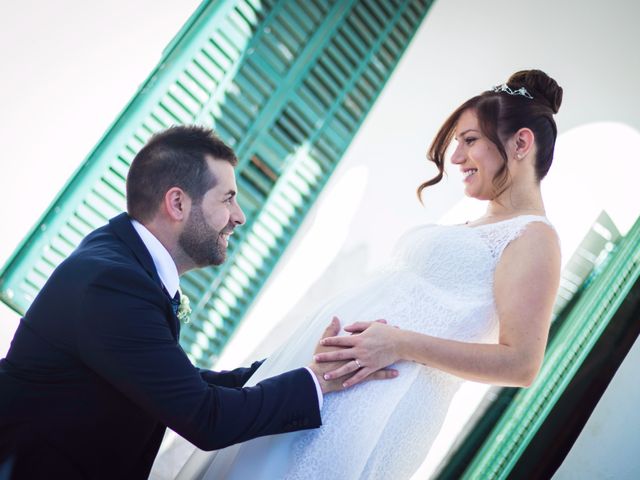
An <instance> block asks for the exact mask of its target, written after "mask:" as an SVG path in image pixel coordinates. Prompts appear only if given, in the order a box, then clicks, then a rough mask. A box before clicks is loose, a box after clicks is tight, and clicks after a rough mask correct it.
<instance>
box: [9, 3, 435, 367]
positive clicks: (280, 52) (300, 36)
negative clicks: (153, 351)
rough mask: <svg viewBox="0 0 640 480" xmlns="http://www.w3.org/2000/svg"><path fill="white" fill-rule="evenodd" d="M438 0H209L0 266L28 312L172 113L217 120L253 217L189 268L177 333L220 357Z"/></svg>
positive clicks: (112, 203)
mask: <svg viewBox="0 0 640 480" xmlns="http://www.w3.org/2000/svg"><path fill="white" fill-rule="evenodd" d="M431 4H432V1H431V0H403V1H402V0H336V1H329V0H280V1H277V0H228V1H222V0H220V1H215V2H214V1H205V2H203V3H202V4H201V5H200V7H199V8H198V9H197V11H196V12H195V13H194V14H193V15H192V17H191V18H190V19H189V21H188V22H187V24H186V25H185V26H184V27H183V28H182V30H181V31H180V32H179V33H178V35H177V36H176V37H175V38H174V39H173V40H172V41H171V42H170V44H169V45H168V46H167V48H166V49H165V51H164V52H163V56H162V59H161V61H160V63H159V65H158V66H157V67H156V69H155V70H154V71H153V72H152V73H151V75H150V77H149V78H148V79H147V81H146V82H145V83H144V84H143V85H142V86H141V87H140V89H139V91H138V92H137V94H136V95H135V96H134V98H133V99H132V101H131V102H130V103H129V105H128V106H127V107H126V108H125V110H124V111H123V112H122V114H121V115H120V116H119V117H118V118H117V119H116V121H115V122H114V124H113V125H112V126H111V127H110V129H109V130H108V131H107V132H106V133H105V135H104V137H103V138H102V139H101V140H100V141H99V142H98V144H97V145H96V147H95V148H94V150H93V151H92V152H91V153H90V154H89V156H88V157H87V159H86V160H85V161H84V163H83V164H82V165H81V166H80V168H79V169H78V171H77V172H76V173H75V175H74V176H73V177H72V178H71V179H70V181H69V183H68V184H67V185H66V186H65V188H64V189H63V191H62V192H61V193H60V194H59V196H58V198H57V199H56V200H55V201H54V202H53V204H52V205H51V207H50V208H49V209H48V210H47V212H46V213H45V214H44V216H43V217H42V218H41V219H40V221H39V222H38V223H37V224H36V226H35V227H34V229H33V231H32V232H31V233H30V235H29V236H28V237H27V238H26V239H25V241H24V242H23V244H22V245H21V246H20V248H19V249H18V250H17V251H16V252H15V253H14V255H13V256H12V258H11V259H10V260H9V262H8V263H7V265H6V266H5V267H4V269H3V271H2V274H1V275H0V296H1V298H2V300H3V301H4V302H5V303H6V304H7V305H9V306H10V307H12V308H13V309H14V310H16V311H17V312H19V313H23V312H24V311H25V310H26V309H27V308H28V306H29V305H30V303H31V301H32V300H33V298H34V296H35V295H36V294H37V292H38V290H39V289H40V288H41V287H42V285H43V284H44V282H45V281H46V280H47V278H48V277H49V275H50V274H51V272H52V271H53V269H54V268H55V267H56V266H57V265H58V264H59V263H60V262H61V261H62V260H63V259H64V258H65V257H66V256H67V255H69V253H70V252H71V251H72V250H73V249H74V248H75V246H76V245H77V244H78V243H79V241H80V240H81V239H82V238H83V237H84V236H85V235H86V234H87V233H89V232H90V231H91V230H93V229H94V228H96V227H98V226H100V225H102V224H104V223H105V222H106V221H107V219H108V218H110V217H112V216H113V215H115V214H117V213H118V212H120V211H122V210H124V209H125V197H124V184H125V178H126V174H127V171H128V168H129V165H130V163H131V161H132V159H133V157H134V156H135V154H136V153H137V151H138V150H139V149H140V148H141V147H142V145H144V143H145V142H146V141H147V139H148V138H149V137H150V136H151V135H152V134H153V133H154V132H156V131H159V130H162V129H164V128H166V127H168V126H170V125H174V124H191V123H198V124H202V125H206V126H210V127H212V128H214V130H216V131H217V132H218V134H219V135H220V136H221V137H222V138H223V139H224V140H225V141H226V142H227V143H229V144H230V145H231V146H232V147H233V148H234V149H235V150H236V152H237V153H238V157H239V159H240V161H239V165H238V167H237V180H238V189H239V201H240V203H241V205H242V207H243V208H244V210H245V213H246V215H247V224H246V225H245V226H244V227H243V228H241V229H239V231H238V232H237V234H236V235H234V236H233V237H232V239H231V243H230V245H229V250H228V261H227V262H226V263H225V264H224V265H223V266H221V267H219V268H207V269H203V270H199V271H193V272H190V273H188V274H186V275H185V276H183V278H182V280H181V284H182V288H183V291H184V292H185V293H186V294H187V295H188V296H189V297H190V298H191V299H192V304H193V307H194V308H193V313H192V316H191V317H192V320H191V323H189V324H187V325H186V326H185V328H184V329H183V333H182V339H181V342H182V344H183V346H184V348H185V350H186V351H187V353H188V354H189V355H190V357H191V358H192V360H195V361H197V360H200V359H207V361H210V360H213V359H215V358H216V357H217V356H218V355H219V353H220V352H221V350H222V348H223V346H224V345H225V344H226V342H227V340H228V339H229V337H230V335H231V334H232V333H233V331H234V329H235V328H236V326H237V325H238V323H239V322H240V321H241V319H242V318H243V315H244V314H245V312H246V310H247V308H248V306H249V305H250V304H251V302H252V301H253V300H254V298H255V297H256V295H257V294H258V292H259V290H260V288H261V287H262V285H263V284H264V282H265V281H266V279H267V277H268V276H269V274H270V273H271V271H272V270H273V268H274V266H275V264H276V262H277V261H278V259H279V258H280V256H281V255H282V253H283V252H284V250H285V248H286V246H287V245H288V243H289V241H290V240H291V238H292V236H293V235H294V234H295V232H296V230H297V229H298V227H299V225H300V223H301V222H302V220H303V218H304V216H305V215H306V213H307V212H308V210H309V208H310V207H311V205H312V204H313V202H314V201H315V199H316V198H317V196H318V194H319V192H320V191H321V189H322V188H323V186H324V185H325V183H326V182H327V180H328V179H329V177H330V175H331V173H332V172H333V170H334V168H335V167H336V165H337V164H338V162H339V161H340V159H341V157H342V155H343V153H344V152H345V150H346V149H347V147H348V145H349V143H350V142H351V140H352V139H353V137H354V135H355V133H356V132H357V130H358V128H359V127H360V125H361V124H362V122H363V121H364V118H365V117H366V115H367V113H368V112H369V110H370V109H371V107H372V105H373V103H374V102H375V100H376V98H377V96H378V95H379V93H380V91H381V90H382V88H383V86H384V84H385V83H386V81H387V80H388V78H389V76H390V75H391V73H392V72H393V69H394V68H395V66H396V64H397V62H398V61H399V59H400V57H401V55H402V53H403V52H404V50H405V48H406V47H407V45H408V44H409V42H410V40H411V38H412V37H413V35H414V33H415V31H416V30H417V28H418V26H419V25H420V23H421V21H422V19H423V18H424V16H425V14H426V13H427V11H428V9H429V7H430V6H431Z"/></svg>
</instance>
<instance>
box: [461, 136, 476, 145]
mask: <svg viewBox="0 0 640 480" xmlns="http://www.w3.org/2000/svg"><path fill="white" fill-rule="evenodd" d="M475 141H476V137H465V138H464V143H466V144H467V145H473V142H475Z"/></svg>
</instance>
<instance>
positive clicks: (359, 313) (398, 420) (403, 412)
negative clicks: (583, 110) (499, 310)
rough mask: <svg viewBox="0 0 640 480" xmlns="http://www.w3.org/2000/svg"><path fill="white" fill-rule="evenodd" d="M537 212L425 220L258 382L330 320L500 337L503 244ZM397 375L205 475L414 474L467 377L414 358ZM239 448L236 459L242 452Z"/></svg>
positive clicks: (327, 405) (290, 363)
mask: <svg viewBox="0 0 640 480" xmlns="http://www.w3.org/2000/svg"><path fill="white" fill-rule="evenodd" d="M534 221H536V222H544V223H547V224H548V223H549V222H548V221H547V220H546V218H544V217H539V216H531V215H528V216H520V217H515V218H512V219H508V220H505V221H501V222H497V223H493V224H486V225H480V226H477V227H468V226H465V225H455V226H443V225H425V226H421V227H418V228H415V229H413V230H410V231H409V232H407V233H406V234H405V235H403V237H402V238H401V239H400V240H399V242H398V245H397V248H396V249H395V254H394V255H393V257H392V259H391V261H390V263H389V265H388V266H387V267H386V268H384V269H382V270H381V271H380V272H379V273H378V274H377V275H375V276H374V278H372V280H371V281H369V282H367V283H366V284H365V285H362V286H360V287H358V288H356V289H354V290H352V291H350V292H346V293H345V294H343V295H341V296H339V297H337V298H336V299H334V300H333V301H331V302H329V304H328V305H327V306H326V307H325V308H323V309H322V310H321V311H320V312H318V313H317V314H316V315H315V316H314V317H313V318H312V320H311V321H310V322H309V323H306V324H304V325H302V326H301V327H300V330H299V331H298V332H294V334H293V335H292V337H291V340H290V342H289V343H288V344H287V345H286V346H285V347H284V348H283V349H282V350H281V351H280V352H278V353H277V354H275V355H273V356H272V357H270V358H269V359H268V360H267V361H266V362H265V363H264V364H263V366H262V367H261V368H260V369H259V370H258V372H256V375H255V378H252V380H251V381H250V382H251V383H255V382H257V381H259V380H260V379H262V378H266V377H268V376H271V375H274V374H277V373H280V372H283V371H286V370H289V369H291V368H294V367H298V366H300V365H305V364H307V363H308V360H309V359H310V358H311V354H312V352H313V349H314V346H315V343H316V341H317V339H318V338H319V337H320V334H321V332H322V330H323V328H324V327H325V326H326V323H327V320H328V319H330V318H331V316H332V315H338V317H339V318H340V319H341V320H342V322H343V325H345V324H348V323H351V322H353V321H358V320H371V319H376V318H385V319H387V320H388V321H389V322H390V323H391V324H393V325H397V326H399V327H401V328H404V329H408V330H412V331H416V332H421V333H426V334H429V335H434V336H438V337H441V338H449V339H454V340H459V341H468V342H495V341H496V340H497V325H498V319H497V315H496V311H495V303H494V299H493V276H494V272H495V269H496V266H497V264H498V262H499V261H500V258H501V256H502V252H503V251H504V249H505V248H506V247H507V246H508V245H509V243H510V242H512V241H513V240H514V239H516V238H518V237H519V236H520V235H521V234H522V232H523V231H524V230H525V228H526V226H527V225H528V224H530V223H531V222H534ZM395 367H396V368H397V369H398V370H399V372H400V375H399V376H398V377H397V378H395V379H393V380H390V381H385V382H368V383H364V384H362V385H358V386H356V387H355V388H352V389H348V390H345V391H343V392H339V393H337V394H332V395H328V396H327V397H326V398H325V401H324V407H323V409H322V419H323V426H322V427H321V428H320V429H316V430H311V431H304V432H298V433H295V434H287V435H279V436H274V437H266V438H260V439H255V440H252V441H251V442H247V443H246V444H243V446H242V447H240V448H239V449H237V448H236V449H235V450H233V453H229V452H223V453H222V454H221V455H220V456H219V458H217V459H216V461H215V462H213V464H212V466H211V468H210V469H209V473H208V474H207V475H206V478H287V479H314V478H341V479H375V478H381V479H401V478H409V477H410V476H411V474H412V473H413V472H414V471H415V470H416V469H417V468H418V467H419V465H420V463H421V462H422V461H423V460H424V458H425V456H426V455H427V453H428V451H429V448H430V446H431V444H432V442H433V440H434V439H435V437H436V435H437V433H438V431H439V430H440V427H441V425H442V422H443V420H444V417H445V414H446V412H447V409H448V406H449V403H450V401H451V398H452V396H453V394H454V392H455V391H456V389H457V388H458V386H459V384H460V382H461V380H460V379H459V378H457V377H454V376H453V375H450V374H447V373H444V372H442V371H440V370H436V369H434V368H430V367H427V366H424V365H420V364H417V363H411V362H401V363H400V364H397V365H396V366H395ZM236 453H238V456H236Z"/></svg>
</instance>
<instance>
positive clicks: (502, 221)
mask: <svg viewBox="0 0 640 480" xmlns="http://www.w3.org/2000/svg"><path fill="white" fill-rule="evenodd" d="M523 217H535V218H541V219H544V221H545V222H546V223H548V222H549V219H548V218H547V217H546V216H544V215H534V214H531V213H525V214H522V215H516V216H514V217H510V218H505V219H504V220H498V221H497V222H491V223H482V224H480V225H476V226H470V225H468V224H466V223H460V224H458V225H454V226H456V227H464V228H468V229H470V230H475V229H476V228H481V227H488V226H491V225H497V224H499V223H505V222H510V221H511V220H515V219H517V218H523Z"/></svg>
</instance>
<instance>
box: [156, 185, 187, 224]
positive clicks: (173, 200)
mask: <svg viewBox="0 0 640 480" xmlns="http://www.w3.org/2000/svg"><path fill="white" fill-rule="evenodd" d="M162 200H163V201H162V207H163V210H164V211H165V212H166V214H167V216H168V217H169V218H171V219H172V220H173V221H176V222H181V221H183V220H185V219H186V218H187V217H188V216H189V211H190V210H191V198H189V195H187V193H186V192H185V191H184V190H182V189H181V188H179V187H171V188H170V189H169V190H167V192H166V193H165V194H164V197H163V199H162Z"/></svg>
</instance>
